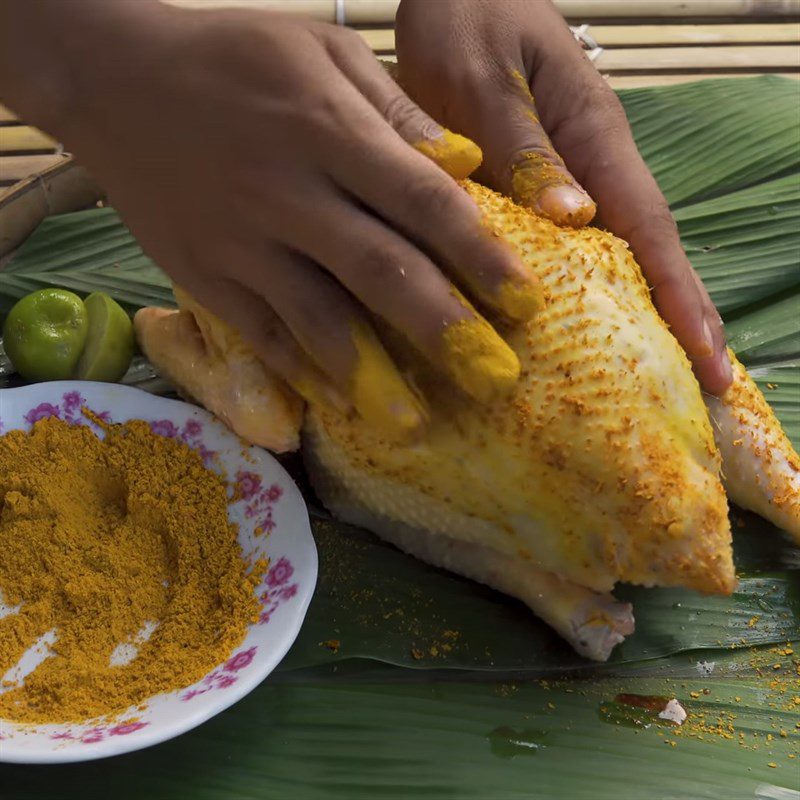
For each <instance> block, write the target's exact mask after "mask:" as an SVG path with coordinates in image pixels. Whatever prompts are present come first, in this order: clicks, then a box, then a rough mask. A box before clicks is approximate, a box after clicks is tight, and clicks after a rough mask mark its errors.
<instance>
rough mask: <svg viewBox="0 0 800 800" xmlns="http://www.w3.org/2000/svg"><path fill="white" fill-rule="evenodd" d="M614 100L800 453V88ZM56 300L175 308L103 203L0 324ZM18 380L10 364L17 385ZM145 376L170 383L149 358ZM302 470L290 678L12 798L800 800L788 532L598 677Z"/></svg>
mask: <svg viewBox="0 0 800 800" xmlns="http://www.w3.org/2000/svg"><path fill="white" fill-rule="evenodd" d="M620 98H621V100H622V103H623V105H624V107H625V109H626V112H627V114H628V117H629V119H630V121H631V126H632V129H633V132H634V136H635V137H636V140H637V143H638V144H639V147H640V149H641V151H642V153H643V155H644V157H645V159H646V161H647V163H648V165H649V166H650V168H651V169H652V170H653V172H654V174H655V176H656V178H657V180H658V181H659V184H660V185H661V187H662V189H663V190H664V192H665V194H666V196H667V198H668V200H669V201H670V203H671V204H672V206H673V209H674V211H675V216H676V220H677V222H678V226H679V231H680V233H681V237H682V241H683V243H684V247H685V249H686V252H687V254H688V255H689V257H690V259H691V260H692V262H693V264H694V265H695V267H696V268H697V269H698V272H699V273H700V275H701V277H702V278H703V280H704V281H705V283H706V285H707V286H708V288H709V291H710V293H711V295H712V297H713V299H714V300H715V302H716V303H717V304H718V307H719V308H720V310H721V312H722V314H723V317H724V318H725V320H726V329H727V333H728V336H729V340H730V343H731V345H732V346H733V348H734V349H735V350H736V351H737V352H738V354H739V356H740V357H741V358H742V360H743V361H744V363H745V364H746V365H747V366H748V369H750V371H751V374H752V375H753V377H754V379H755V380H756V381H757V383H758V384H759V385H760V386H761V388H762V389H763V390H764V392H765V396H766V397H767V399H768V401H769V402H770V403H771V404H772V406H773V408H774V409H775V411H776V413H777V415H778V417H779V418H780V420H781V422H782V424H783V425H784V428H785V430H786V432H787V434H788V435H789V437H790V438H791V439H792V441H793V442H794V444H795V446H796V447H798V446H800V333H799V331H800V306H799V305H798V303H799V302H800V179H798V166H799V165H800V148H798V147H797V142H798V136H800V115H799V114H798V109H800V105H799V102H800V95H799V94H798V86H797V84H796V83H795V82H792V81H788V80H783V79H780V78H777V77H765V78H757V79H741V80H724V81H723V80H720V81H706V82H703V83H700V84H688V85H682V86H675V87H667V88H658V89H638V90H631V91H626V92H621V93H620ZM665 120H668V122H669V124H665ZM47 285H58V286H65V287H68V288H72V289H73V290H75V291H78V292H79V293H87V292H89V291H94V290H97V289H103V290H105V291H108V292H110V293H111V294H112V295H113V296H115V297H116V298H117V299H118V300H120V301H121V302H122V303H124V304H125V305H126V306H127V307H128V308H130V309H131V310H133V309H135V308H137V307H140V306H141V305H146V304H157V305H169V304H171V303H172V302H173V301H172V297H171V294H170V291H169V282H168V281H167V279H166V278H165V276H164V275H163V273H161V272H160V271H159V270H158V268H157V267H156V266H155V265H154V264H153V263H152V262H151V261H150V260H149V259H147V258H146V257H145V256H144V255H143V254H142V253H141V251H140V249H139V248H138V246H137V245H136V243H135V241H134V240H133V238H132V237H131V236H130V234H129V233H128V231H127V230H126V229H125V228H124V226H123V225H122V223H121V222H120V221H119V219H118V218H117V217H116V214H115V212H114V211H113V209H109V208H105V209H92V210H89V211H86V212H78V213H76V214H65V215H61V216H59V217H52V218H49V219H48V220H45V222H44V223H42V225H41V226H40V228H39V229H38V230H37V231H36V232H35V233H34V235H33V236H31V237H30V239H29V240H28V242H26V244H25V245H24V246H23V247H22V248H21V249H20V250H19V251H18V253H17V255H16V257H15V258H14V259H13V260H12V261H11V262H10V263H9V264H8V265H7V267H6V270H5V271H4V272H2V273H0V318H2V316H3V315H4V313H5V312H7V310H8V309H9V308H10V307H11V305H12V304H13V303H14V302H15V301H16V299H18V298H19V297H21V296H22V295H24V294H26V293H27V292H29V291H31V290H33V289H35V288H39V287H41V286H47ZM7 371H8V370H7V365H5V366H4V362H3V361H2V358H1V357H0V385H2V381H3V380H13V377H11V378H9V377H8V376H4V374H3V373H4V372H7ZM128 380H129V381H131V382H134V383H136V384H137V385H141V386H143V387H145V388H148V389H151V390H154V391H164V390H165V389H166V388H167V387H165V386H164V384H163V383H160V382H159V381H158V380H157V379H156V378H155V377H154V376H153V374H152V372H151V371H150V370H149V368H148V366H147V364H146V363H143V362H141V361H139V362H137V363H136V365H135V366H134V368H133V369H132V371H131V372H130V373H129V375H128ZM287 466H288V467H289V468H290V471H292V472H293V474H294V475H295V477H296V478H297V479H298V480H299V482H300V484H301V486H303V488H304V490H305V491H306V493H307V497H308V499H309V503H310V507H311V510H312V522H313V529H314V534H315V538H316V541H317V545H318V548H319V552H320V578H319V584H318V589H317V592H316V595H315V598H314V601H313V603H312V606H311V608H310V610H309V613H308V617H307V619H306V623H305V625H304V627H303V630H302V632H301V634H300V636H299V638H298V640H297V642H296V644H295V646H294V648H293V649H292V651H291V652H290V653H289V655H288V656H287V658H286V659H285V660H284V662H283V664H282V665H281V668H280V669H279V671H278V672H276V673H275V674H274V675H273V676H272V678H271V679H270V680H269V681H267V682H266V683H265V684H263V685H262V686H261V687H260V688H259V689H258V690H257V691H255V692H254V693H252V694H251V695H250V696H248V697H247V698H245V699H244V700H243V701H241V702H240V703H239V704H237V706H235V707H234V708H233V709H230V710H229V711H227V712H225V713H224V714H222V715H220V716H219V717H217V718H215V719H214V720H212V721H210V722H209V723H207V724H205V725H204V726H202V727H201V728H199V729H198V730H196V731H194V732H192V733H190V734H187V735H185V736H183V737H180V738H179V739H178V740H176V741H173V742H171V743H167V744H165V745H162V746H160V747H157V748H154V749H151V750H149V751H146V752H142V753H136V754H132V755H129V756H125V757H123V758H120V759H114V760H112V761H110V762H104V763H100V764H93V765H88V766H69V767H59V768H50V769H45V770H42V769H35V770H32V769H30V768H21V767H8V766H3V767H0V797H2V798H3V800H6V798H8V800H12V798H13V800H16V798H23V797H38V796H42V797H58V798H65V799H68V798H72V797H75V798H77V797H81V798H95V797H97V798H100V797H106V796H107V794H108V792H109V787H113V791H114V794H115V795H118V796H119V797H120V798H134V797H135V798H138V797H148V798H150V797H152V798H177V797H192V798H198V799H199V800H204V799H206V798H207V799H208V800H212V799H213V800H217V798H219V799H221V798H226V799H227V798H234V799H235V798H242V800H244V799H245V798H247V800H250V799H251V798H259V799H260V798H273V797H275V798H285V797H296V798H298V800H303V798H347V799H348V800H350V798H352V800H359V799H360V798H384V797H391V798H407V797H408V798H411V797H417V796H423V797H425V796H428V797H432V798H433V797H435V798H437V800H438V798H465V800H470V798H475V800H477V799H478V798H480V799H481V800H484V799H485V798H492V800H494V799H495V798H497V800H516V799H517V798H554V797H559V798H560V797H563V798H586V799H587V800H588V799H589V798H592V800H594V799H595V798H597V800H603V799H604V798H609V800H611V798H613V799H614V800H623V799H624V798H632V799H634V798H635V799H636V800H638V799H639V798H644V797H653V798H723V797H725V798H740V797H741V798H745V797H747V798H765V799H767V798H770V799H772V800H774V799H778V798H790V797H796V795H795V794H792V791H797V790H800V766H798V765H800V752H798V751H799V750H800V741H799V739H800V727H797V725H798V724H800V680H798V677H797V675H798V672H797V670H798V669H800V666H799V665H800V659H798V656H797V655H796V654H795V653H794V647H796V648H797V651H798V652H800V553H799V552H798V550H797V549H796V548H793V547H792V546H791V544H790V543H789V542H788V540H787V539H786V538H785V537H783V536H782V535H781V534H780V533H779V532H777V531H776V530H775V529H774V528H772V526H770V525H768V524H767V523H765V522H764V521H762V520H760V519H758V518H756V517H755V516H753V515H751V514H745V513H743V512H739V511H737V510H734V511H733V512H732V522H733V528H734V534H735V552H736V560H737V572H738V574H739V577H740V586H739V589H738V590H737V592H736V593H735V594H734V595H733V596H732V597H730V598H708V597H702V596H699V595H695V594H693V593H691V592H684V591H679V590H644V589H640V588H636V587H627V586H623V587H620V589H619V591H618V592H617V594H618V596H619V597H620V599H623V600H628V601H630V602H633V603H634V607H635V614H636V618H637V632H636V633H635V634H634V635H633V636H632V637H630V638H629V640H628V641H627V642H625V643H624V644H623V645H622V646H621V647H619V648H618V649H617V651H616V652H615V653H614V655H613V656H612V659H611V660H610V662H609V663H608V664H605V665H593V664H590V663H588V662H586V661H585V660H583V659H580V658H579V657H578V656H576V655H575V654H574V653H572V652H571V650H570V649H569V648H568V647H566V645H564V644H563V642H561V640H560V639H559V638H558V637H557V636H556V635H555V634H553V633H552V632H551V631H550V630H549V629H548V628H547V627H546V626H545V625H543V624H542V623H541V622H539V621H538V620H536V619H534V618H533V617H532V615H531V614H530V612H529V611H527V610H526V609H525V608H524V607H522V606H521V605H520V604H518V603H516V602H515V601H512V600H509V599H508V598H506V597H504V596H502V595H499V594H497V593H496V592H493V591H491V590H489V589H487V588H485V587H482V586H479V585H476V584H473V583H471V582H469V581H466V580H463V579H461V578H458V577H457V576H453V575H451V574H448V573H445V572H442V571H440V570H436V569H434V568H431V567H429V566H427V565H425V564H422V563H420V562H417V561H415V560H414V559H411V558H409V557H407V556H405V555H404V554H402V553H399V552H398V551H397V550H395V549H394V548H392V547H390V546H388V545H386V544H385V543H383V542H381V541H379V540H378V539H377V538H375V537H374V536H372V535H371V534H369V533H367V532H366V531H361V530H358V529H355V528H352V527H350V526H346V525H342V524H340V523H337V522H335V521H332V520H331V519H330V518H329V517H328V516H327V514H326V513H325V512H324V511H323V510H322V509H321V508H319V507H318V505H317V504H316V501H315V500H314V498H313V495H312V494H311V493H310V490H309V489H308V487H307V486H305V485H304V480H303V474H302V468H301V466H299V464H298V463H297V461H296V460H289V462H288V463H287ZM795 642H797V643H798V644H797V645H794V647H793V646H792V643H795ZM776 664H778V665H779V666H778V668H777V669H776V668H775V665H776ZM706 692H707V694H706ZM620 695H628V697H627V698H622V699H618V698H619V696H620ZM635 696H639V697H640V698H649V697H653V696H656V697H677V698H678V699H680V701H681V702H682V703H683V704H684V706H685V707H686V708H687V711H689V720H687V723H686V724H685V725H684V726H682V727H681V728H680V729H677V731H676V729H675V728H672V727H669V726H667V724H666V723H664V722H663V721H659V720H658V719H657V718H656V716H655V715H654V714H653V713H651V712H649V711H647V709H642V708H640V707H638V706H636V705H631V703H632V702H636V697H635ZM794 698H797V702H795V700H794ZM703 720H705V723H704V724H701V723H702V721H703ZM720 724H721V725H722V729H721V731H722V732H720V730H717V728H718V725H720ZM728 726H732V728H733V731H732V732H731V731H730V730H729V729H728ZM781 731H783V732H784V733H786V736H785V737H784V736H781ZM726 734H730V735H731V738H726ZM672 742H674V746H673V744H672ZM791 756H794V758H792V757H791ZM773 765H774V766H773ZM787 792H788V794H787Z"/></svg>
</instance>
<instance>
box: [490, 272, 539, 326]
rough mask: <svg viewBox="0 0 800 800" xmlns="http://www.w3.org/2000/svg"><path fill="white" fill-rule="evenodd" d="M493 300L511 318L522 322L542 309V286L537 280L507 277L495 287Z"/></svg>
mask: <svg viewBox="0 0 800 800" xmlns="http://www.w3.org/2000/svg"><path fill="white" fill-rule="evenodd" d="M493 301H494V305H495V306H496V307H497V308H499V309H500V311H502V312H503V313H504V314H507V315H508V316H509V317H511V319H514V320H519V321H521V322H524V321H526V320H529V319H530V318H531V317H533V316H535V315H536V313H537V312H539V311H542V310H543V309H544V307H545V299H544V287H543V286H542V284H541V283H540V282H539V281H538V280H531V281H524V280H514V279H512V278H509V279H507V280H504V281H503V282H502V283H501V284H500V285H499V286H498V287H497V289H496V290H495V294H494V298H493Z"/></svg>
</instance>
